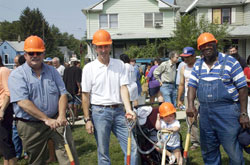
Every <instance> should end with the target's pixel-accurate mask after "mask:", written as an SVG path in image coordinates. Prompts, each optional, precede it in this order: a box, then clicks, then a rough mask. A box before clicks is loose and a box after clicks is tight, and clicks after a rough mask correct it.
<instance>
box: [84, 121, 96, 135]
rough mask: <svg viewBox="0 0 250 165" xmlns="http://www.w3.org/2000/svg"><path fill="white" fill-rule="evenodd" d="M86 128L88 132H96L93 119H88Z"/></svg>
mask: <svg viewBox="0 0 250 165" xmlns="http://www.w3.org/2000/svg"><path fill="white" fill-rule="evenodd" d="M85 128H86V131H87V132H88V134H93V133H94V126H93V123H92V121H87V122H86V123H85Z"/></svg>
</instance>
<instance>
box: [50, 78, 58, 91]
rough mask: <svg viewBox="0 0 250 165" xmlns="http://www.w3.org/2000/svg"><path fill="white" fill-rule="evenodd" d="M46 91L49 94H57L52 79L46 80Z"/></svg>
mask: <svg viewBox="0 0 250 165" xmlns="http://www.w3.org/2000/svg"><path fill="white" fill-rule="evenodd" d="M48 92H49V93H50V94H57V93H58V88H57V86H56V83H55V82H54V81H51V80H48Z"/></svg>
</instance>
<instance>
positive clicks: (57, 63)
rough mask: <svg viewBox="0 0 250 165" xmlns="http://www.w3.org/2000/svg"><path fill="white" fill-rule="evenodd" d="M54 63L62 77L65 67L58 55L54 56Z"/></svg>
mask: <svg viewBox="0 0 250 165" xmlns="http://www.w3.org/2000/svg"><path fill="white" fill-rule="evenodd" d="M52 64H53V66H54V67H55V68H56V70H57V71H58V72H59V74H60V75H61V77H62V76H63V73H64V69H65V67H64V66H63V65H60V59H59V58H58V57H54V58H53V59H52Z"/></svg>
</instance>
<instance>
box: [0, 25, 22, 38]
mask: <svg viewBox="0 0 250 165" xmlns="http://www.w3.org/2000/svg"><path fill="white" fill-rule="evenodd" d="M21 34H22V33H21V32H20V22H19V21H13V22H12V23H11V22H8V21H4V22H1V23H0V38H1V39H2V40H9V41H16V40H17V39H18V36H21Z"/></svg>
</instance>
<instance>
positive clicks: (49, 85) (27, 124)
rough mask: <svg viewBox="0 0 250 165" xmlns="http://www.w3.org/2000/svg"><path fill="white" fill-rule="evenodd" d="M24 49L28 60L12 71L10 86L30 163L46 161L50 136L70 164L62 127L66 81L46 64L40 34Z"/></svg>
mask: <svg viewBox="0 0 250 165" xmlns="http://www.w3.org/2000/svg"><path fill="white" fill-rule="evenodd" d="M24 51H25V55H24V57H25V59H26V63H25V64H23V65H22V66H20V67H18V68H17V69H15V70H13V71H12V72H11V75H10V77H9V80H8V86H9V88H10V98H11V102H12V103H13V106H14V112H15V115H16V118H17V120H18V121H17V130H18V133H19V136H20V137H21V139H22V141H23V147H24V150H25V151H27V152H28V155H29V164H46V149H47V141H48V139H52V140H53V141H54V143H55V149H56V155H57V158H58V161H59V163H60V164H69V160H68V157H67V156H66V154H65V149H64V140H63V136H62V133H63V127H61V126H65V125H66V123H67V120H66V117H65V110H66V106H67V96H66V89H65V86H64V83H63V81H62V78H61V76H60V74H59V73H58V72H57V70H55V69H54V67H53V66H48V65H46V64H44V63H43V59H44V52H45V47H44V43H43V40H42V39H41V38H40V37H37V36H30V37H28V38H27V39H26V40H25V43H24Z"/></svg>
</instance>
